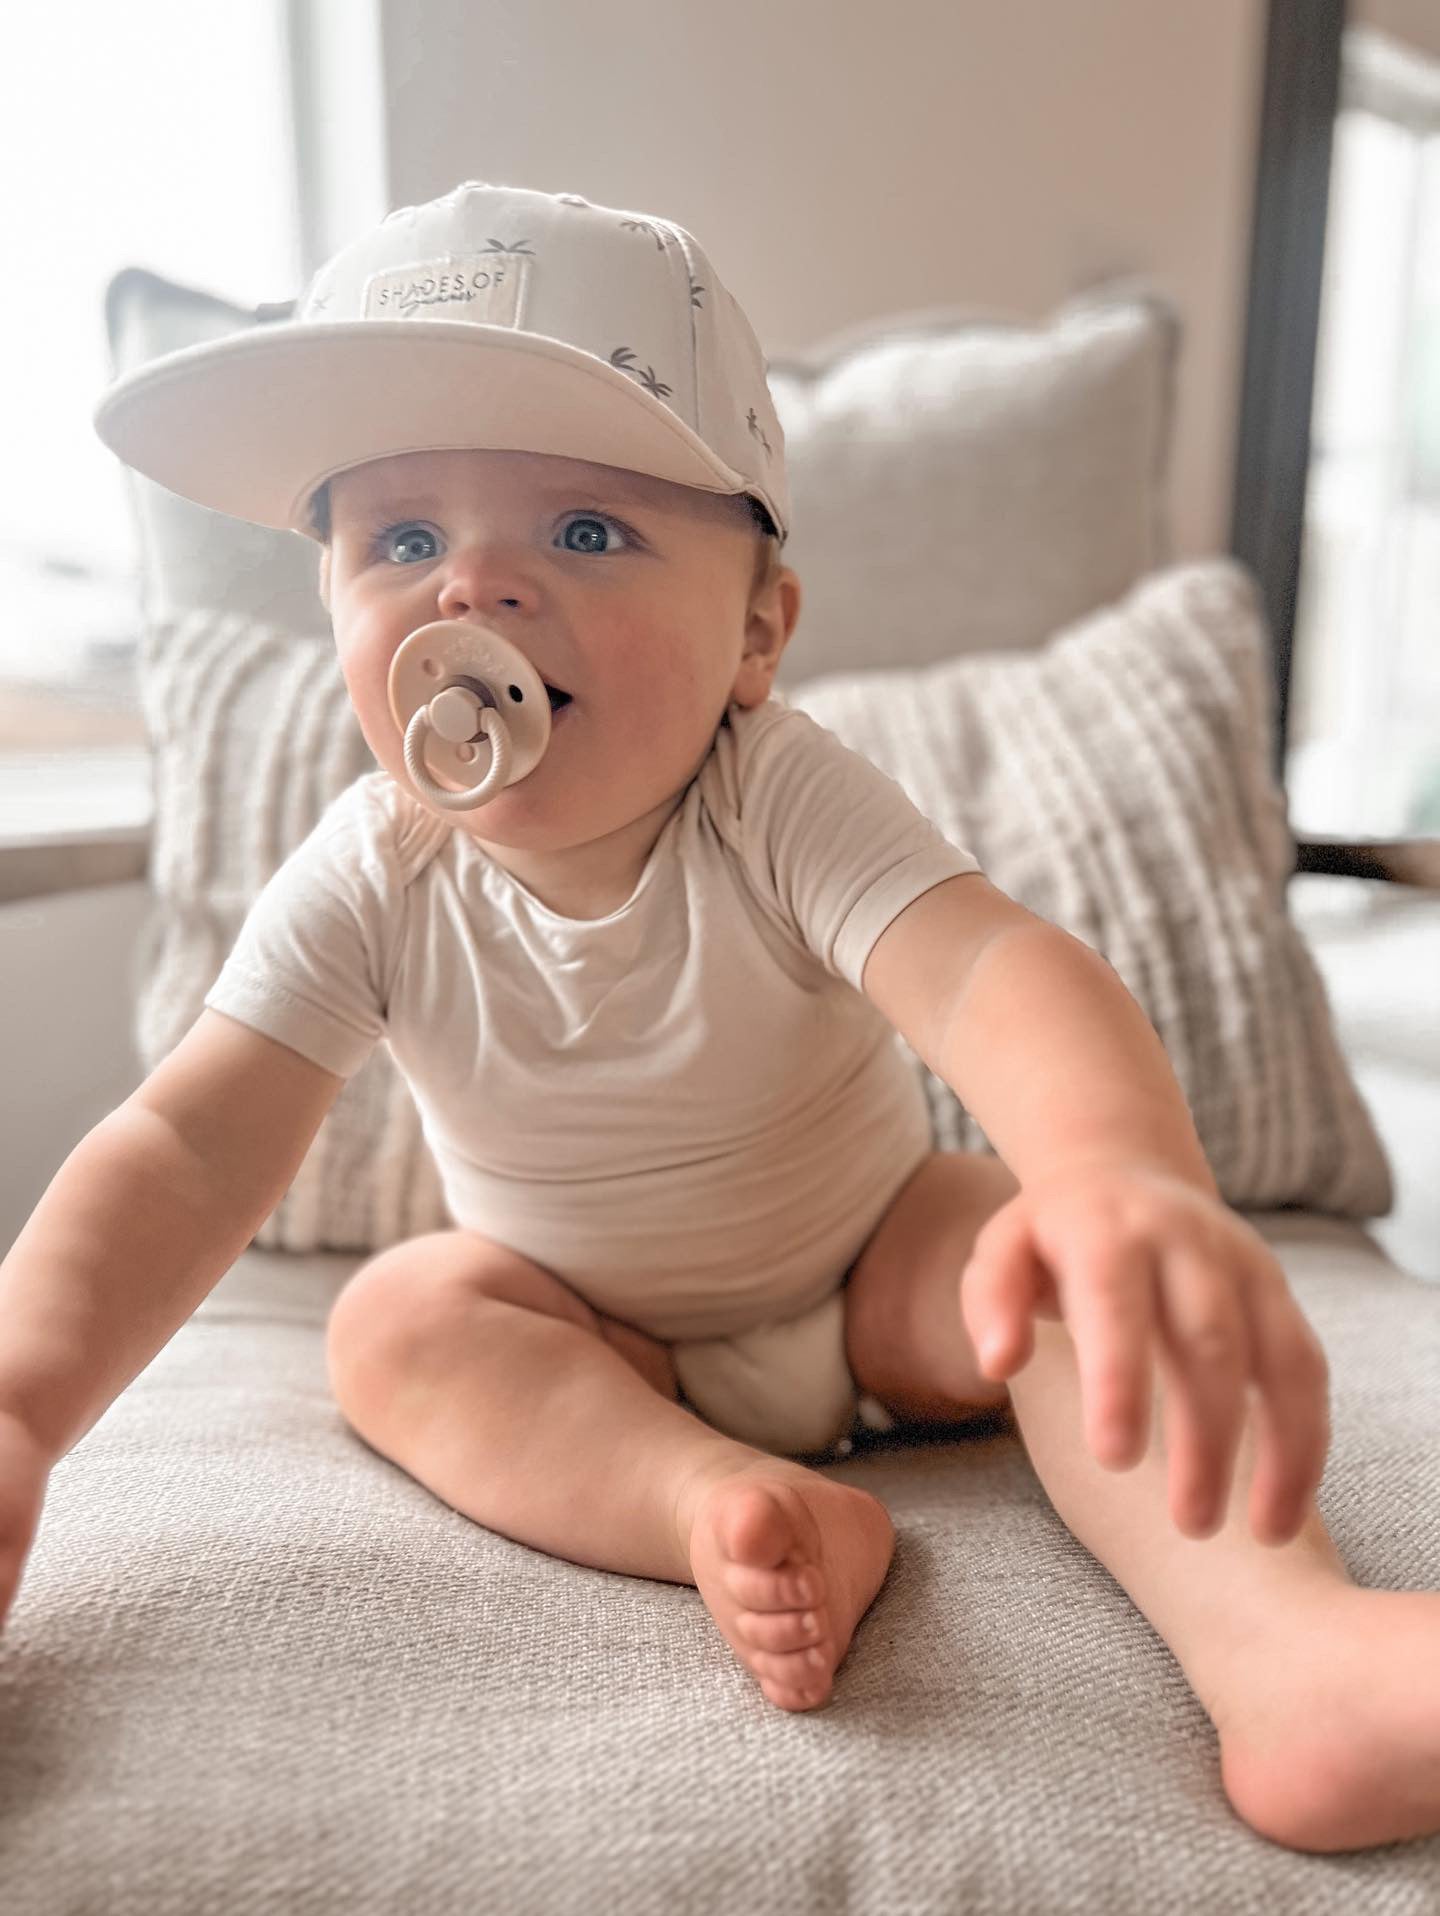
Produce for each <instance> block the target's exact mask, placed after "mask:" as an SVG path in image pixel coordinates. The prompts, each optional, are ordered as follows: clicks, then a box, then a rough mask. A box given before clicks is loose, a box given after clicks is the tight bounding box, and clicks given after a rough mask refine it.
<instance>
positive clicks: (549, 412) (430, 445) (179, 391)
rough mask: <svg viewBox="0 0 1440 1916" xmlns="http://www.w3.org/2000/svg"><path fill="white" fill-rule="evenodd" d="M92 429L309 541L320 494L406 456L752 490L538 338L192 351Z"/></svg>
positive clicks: (373, 335) (581, 360)
mask: <svg viewBox="0 0 1440 1916" xmlns="http://www.w3.org/2000/svg"><path fill="white" fill-rule="evenodd" d="M94 425H95V430H96V432H97V433H98V434H99V435H100V437H101V439H102V440H103V441H104V442H105V444H106V445H107V446H108V447H109V448H110V449H111V451H112V452H114V453H116V454H117V455H118V456H119V457H120V458H121V459H123V460H124V462H125V463H126V465H129V466H133V467H134V468H135V470H136V471H137V472H141V473H144V474H145V476H146V477H147V478H149V479H153V480H155V481H156V482H157V483H158V484H159V485H162V486H164V487H166V488H167V489H168V490H169V491H171V492H175V493H179V494H180V496H181V497H182V498H185V499H193V500H194V501H196V502H197V503H198V504H200V505H203V506H209V507H211V508H212V509H213V510H214V511H216V512H225V513H229V514H231V515H232V516H233V517H234V518H237V519H246V520H249V521H251V522H252V523H253V524H256V525H263V526H273V527H275V528H276V529H277V530H289V531H294V532H303V533H311V532H312V528H311V526H310V523H309V517H308V510H307V508H308V502H309V499H310V495H311V494H312V493H313V492H314V490H315V488H316V487H317V486H319V485H320V484H322V483H323V481H324V480H326V479H328V478H330V477H331V476H332V475H333V474H334V473H337V472H343V471H345V470H346V468H347V467H350V466H358V465H363V464H364V463H366V461H368V460H371V459H383V458H385V457H387V456H389V455H392V454H396V453H404V452H439V451H446V450H451V449H456V450H459V449H465V448H479V449H490V450H495V451H501V450H514V451H522V452H548V453H556V454H559V455H560V456H562V457H564V458H568V459H580V460H585V461H587V462H589V463H592V464H595V465H604V466H622V467H625V468H628V469H629V470H632V471H635V472H645V473H649V474H651V475H652V476H653V477H655V478H657V479H668V480H670V481H672V482H673V483H674V484H676V485H682V486H697V487H700V488H701V489H702V490H705V491H709V492H726V493H734V492H743V491H746V490H748V482H747V481H746V480H745V479H744V478H743V476H742V475H741V474H739V473H736V472H734V471H732V470H731V469H730V468H729V467H728V466H726V465H725V464H724V462H723V461H722V460H720V459H717V458H716V456H715V454H714V453H712V452H711V451H710V449H709V448H708V447H707V446H706V445H705V444H704V442H703V441H702V440H701V439H700V438H699V437H698V436H697V435H696V434H695V433H693V432H692V431H691V430H690V428H689V427H688V426H687V425H686V424H685V423H684V421H683V420H681V419H679V418H677V416H676V415H675V414H674V413H673V412H671V411H670V409H669V407H668V406H666V405H664V404H663V403H662V402H661V401H660V400H658V399H656V398H654V397H653V396H652V395H651V394H650V393H648V392H646V391H645V389H644V387H643V386H641V385H639V384H638V383H637V382H636V381H635V380H634V379H632V378H631V377H630V376H629V375H628V374H626V373H623V372H620V371H619V370H618V369H617V368H615V367H613V366H608V365H606V364H605V362H604V361H603V360H600V359H597V358H595V356H594V355H593V354H591V353H587V352H583V351H582V350H581V349H580V348H578V347H574V346H566V345H564V344H563V343H561V342H559V341H557V340H554V339H551V338H549V337H548V336H546V335H544V334H540V333H526V332H522V331H519V330H517V329H516V328H514V327H510V326H481V325H475V324H472V323H471V322H469V321H448V322H447V321H443V320H427V321H423V322H422V321H415V320H403V319H401V320H366V321H363V322H360V321H355V320H348V321H343V320H342V321H336V322H333V323H331V324H328V325H322V324H315V323H312V322H303V323H296V324H291V325H275V326H267V327H266V328H264V329H263V330H262V331H259V332H253V331H252V332H246V333H240V334H236V335H234V336H233V337H230V338H226V339H222V340H218V341H214V342H208V343H206V344H204V345H201V346H190V347H186V348H185V349H184V350H183V351H181V352H177V353H169V354H166V355H165V356H164V358H162V359H156V360H151V361H149V362H148V363H147V364H146V365H144V366H141V367H138V368H137V369H136V370H135V371H134V372H132V373H128V374H126V375H125V376H124V377H123V378H121V379H119V380H117V381H116V382H115V384H114V385H112V386H111V387H109V388H108V389H107V391H106V392H105V394H104V395H103V397H102V398H101V400H100V402H99V404H98V405H97V407H96V409H95V413H94Z"/></svg>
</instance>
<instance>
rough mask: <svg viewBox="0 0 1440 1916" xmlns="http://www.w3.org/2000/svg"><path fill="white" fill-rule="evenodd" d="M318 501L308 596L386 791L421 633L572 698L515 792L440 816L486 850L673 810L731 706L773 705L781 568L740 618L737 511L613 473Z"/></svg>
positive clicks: (440, 479)
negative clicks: (455, 627) (450, 634)
mask: <svg viewBox="0 0 1440 1916" xmlns="http://www.w3.org/2000/svg"><path fill="white" fill-rule="evenodd" d="M330 502H331V545H330V549H329V551H328V552H327V553H326V554H325V556H324V558H323V559H322V562H321V592H322V596H324V598H325V602H326V604H327V606H328V607H329V610H330V614H331V620H332V624H333V626H334V631H335V642H336V646H337V649H338V652H339V657H340V665H341V669H342V671H343V672H344V675H345V680H346V684H347V686H348V688H349V692H350V697H351V700H352V701H353V703H354V706H355V710H356V712H357V714H358V716H359V719H360V725H361V728H362V730H363V731H364V734H365V738H366V741H367V742H368V744H369V746H370V749H371V750H372V751H373V752H374V754H375V756H376V758H377V759H378V760H379V761H380V763H381V764H382V765H383V766H384V767H385V769H386V770H387V771H388V772H389V773H390V775H391V776H392V777H393V778H395V779H396V780H397V782H398V783H400V784H401V785H403V786H405V788H406V789H407V790H408V789H410V785H409V780H408V779H407V777H406V775H405V770H404V756H403V752H402V736H401V731H400V728H399V726H398V725H397V724H396V722H395V720H394V718H393V716H392V715H391V711H390V703H389V698H388V696H387V690H386V687H387V680H388V675H389V670H390V662H391V660H392V659H393V658H394V656H395V653H396V651H397V650H398V648H399V647H400V645H401V644H402V643H403V641H404V640H405V639H406V638H407V637H408V635H409V634H410V633H411V632H413V631H414V630H415V629H416V628H417V626H422V625H428V624H430V623H431V622H432V621H433V620H436V619H459V620H471V621H474V622H476V623H482V624H487V625H490V626H493V627H494V628H495V630H497V631H498V632H500V633H502V634H503V635H504V637H506V638H507V639H509V640H510V641H511V643H512V644H514V645H516V646H517V647H518V648H519V650H520V651H521V652H523V653H524V655H525V657H526V658H527V659H528V660H529V662H530V663H531V664H532V665H533V666H534V667H535V669H536V671H537V672H538V673H539V674H540V676H541V678H543V679H544V680H546V681H547V683H549V684H550V685H552V686H555V687H557V688H558V689H560V690H562V691H565V692H569V693H570V695H571V702H570V704H569V705H567V706H565V707H563V708H562V709H561V710H559V711H557V712H556V713H555V715H554V721H553V725H552V730H551V736H550V744H549V746H548V748H547V750H546V753H545V756H544V757H543V758H542V759H541V761H540V763H539V765H538V766H537V767H536V768H535V770H534V771H533V772H531V773H530V774H529V775H528V777H526V778H524V779H522V780H520V781H519V782H518V783H517V784H515V785H512V786H509V787H507V788H506V790H504V791H503V792H502V793H501V794H500V795H499V796H498V797H497V798H495V799H493V800H491V802H490V803H489V804H487V805H484V806H482V807H480V808H479V810H477V811H473V812H461V813H450V812H447V813H446V814H445V817H446V818H447V820H448V821H449V822H451V823H452V824H455V825H457V826H458V827H459V828H460V829H461V830H468V831H470V832H472V833H473V834H474V835H475V836H476V837H479V838H481V839H483V840H488V841H490V842H492V843H495V844H499V845H510V846H515V847H517V848H524V849H527V850H530V851H548V850H555V849H558V848H561V847H569V846H574V845H579V844H582V843H586V842H588V841H590V840H592V839H595V838H599V837H602V836H605V835H607V834H610V833H613V832H615V831H618V830H620V829H621V828H622V827H625V826H628V825H631V824H632V823H634V822H635V821H637V820H641V819H643V818H645V817H646V816H647V815H649V814H651V813H657V814H658V812H659V811H660V809H661V808H662V807H665V806H667V805H673V802H674V801H675V799H676V798H677V797H678V795H679V794H680V793H681V792H683V790H684V788H685V786H686V785H687V784H688V783H689V782H690V780H691V778H692V777H693V776H694V774H695V772H696V770H697V769H698V767H699V765H700V764H701V762H702V761H703V759H704V757H705V754H706V752H707V751H708V750H709V747H710V743H711V741H712V739H713V737H714V734H715V728H716V726H717V725H718V724H719V721H720V718H721V716H722V714H723V713H724V711H725V709H726V706H727V704H728V703H730V702H731V701H732V700H733V701H735V702H736V703H738V704H741V705H747V706H748V705H756V704H759V703H760V702H761V701H763V700H764V698H765V697H766V696H767V694H768V693H769V690H770V686H771V682H772V680H773V678H774V674H775V668H776V665H777V664H778V662H779V659H780V654H781V652H782V650H783V649H784V645H785V642H786V640H787V639H788V638H789V636H790V631H791V629H792V628H793V626H794V622H795V618H796V616H797V615H798V611H799V589H798V583H796V582H795V575H794V574H793V573H792V572H790V571H789V570H788V568H780V569H779V576H778V577H777V578H776V579H773V580H772V581H771V582H770V584H769V585H768V586H767V587H766V588H765V589H764V590H763V591H761V592H759V593H758V594H756V595H754V597H753V599H752V594H751V586H752V581H753V578H754V574H755V563H756V553H757V535H756V531H755V527H754V523H753V521H752V519H751V517H750V515H749V512H748V509H747V508H746V506H745V503H744V501H743V500H742V499H739V498H729V497H725V496H723V495H719V494H713V493H704V492H700V491H697V490H696V489H694V488H692V487H689V486H677V485H671V484H668V483H667V482H665V481H663V480H659V479H652V478H650V477H648V476H647V475H645V474H641V473H634V472H629V471H620V470H618V469H617V468H615V467H612V466H598V465H589V464H586V463H583V462H581V461H579V460H573V459H561V458H557V457H554V456H552V455H550V454H547V453H527V452H469V451H462V452H415V453H404V454H401V455H399V456H397V457H394V458H389V459H380V460H376V461H374V462H372V463H371V464H368V465H364V466H357V467H353V468H352V469H351V470H350V471H348V472H343V473H340V474H338V475H337V476H336V477H335V478H334V479H332V480H331V482H330Z"/></svg>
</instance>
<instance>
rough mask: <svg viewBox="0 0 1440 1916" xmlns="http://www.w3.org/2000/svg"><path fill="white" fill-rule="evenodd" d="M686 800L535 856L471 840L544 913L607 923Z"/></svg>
mask: <svg viewBox="0 0 1440 1916" xmlns="http://www.w3.org/2000/svg"><path fill="white" fill-rule="evenodd" d="M687 789H688V788H687ZM684 796H685V793H684V792H683V791H681V792H677V793H675V794H674V795H673V796H672V797H670V798H667V799H666V800H665V801H664V802H663V804H661V805H657V806H656V807H655V809H654V810H653V811H650V812H646V813H645V814H644V815H643V816H642V817H640V818H637V819H633V820H632V821H631V823H630V824H628V825H624V826H622V827H621V828H620V829H619V830H618V831H614V832H609V833H607V834H606V835H605V836H604V837H603V838H596V839H592V840H591V841H590V842H589V843H588V844H585V845H567V846H563V847H559V848H557V849H555V850H552V851H543V852H536V851H527V850H525V849H524V848H520V847H516V846H514V845H495V844H491V843H490V842H488V841H487V840H486V839H484V838H482V837H480V835H479V833H475V834H472V835H473V836H474V837H475V839H476V842H477V843H478V844H479V845H481V846H482V847H483V848H484V850H485V852H486V853H487V854H488V856H489V857H490V858H491V859H493V860H494V862H495V863H496V864H497V865H499V866H500V867H501V868H502V870H504V871H507V872H509V874H510V876H511V877H512V878H514V879H515V880H516V881H517V882H518V883H519V884H521V885H523V886H524V887H525V889H526V891H528V892H529V893H530V894H531V896H532V897H535V898H538V899H539V901H540V903H541V904H542V905H544V906H545V907H546V909H547V910H548V911H553V912H555V913H556V914H557V915H558V916H559V917H561V918H576V919H587V918H608V917H610V915H611V914H612V913H613V912H617V911H619V909H620V907H621V906H622V905H624V904H626V903H627V902H628V901H629V899H631V898H632V897H633V896H634V894H635V887H636V886H637V885H638V884H639V883H640V878H641V875H642V873H643V872H644V870H645V866H646V864H647V863H648V862H649V858H650V854H651V852H652V851H653V850H654V849H655V845H656V843H657V841H658V840H659V837H660V834H661V832H663V831H664V829H665V827H666V825H667V824H668V823H669V822H670V820H671V818H672V817H673V816H674V815H675V813H676V812H677V811H678V810H679V808H680V805H681V802H682V801H683V799H684Z"/></svg>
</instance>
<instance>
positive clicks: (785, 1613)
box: [735, 1610, 825, 1652]
mask: <svg viewBox="0 0 1440 1916" xmlns="http://www.w3.org/2000/svg"><path fill="white" fill-rule="evenodd" d="M735 1628H736V1629H737V1630H738V1631H739V1632H740V1635H741V1636H742V1637H743V1638H744V1639H745V1641H746V1643H748V1644H749V1645H750V1647H751V1649H753V1650H771V1651H782V1652H783V1651H790V1650H807V1649H809V1648H810V1646H811V1645H812V1644H814V1643H818V1642H819V1641H820V1639H821V1637H822V1636H823V1635H824V1634H825V1628H824V1618H823V1617H822V1616H820V1615H819V1614H817V1613H816V1612H815V1611H813V1610H741V1611H738V1612H737V1614H736V1617H735Z"/></svg>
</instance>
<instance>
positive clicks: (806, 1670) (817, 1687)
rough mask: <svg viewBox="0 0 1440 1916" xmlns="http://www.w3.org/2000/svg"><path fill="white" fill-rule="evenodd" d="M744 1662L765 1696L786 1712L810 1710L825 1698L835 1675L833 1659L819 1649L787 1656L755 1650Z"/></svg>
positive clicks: (799, 1651) (795, 1652)
mask: <svg viewBox="0 0 1440 1916" xmlns="http://www.w3.org/2000/svg"><path fill="white" fill-rule="evenodd" d="M748 1661H749V1663H750V1667H751V1669H752V1670H753V1671H754V1673H755V1676H756V1677H757V1679H758V1680H759V1683H760V1685H761V1688H762V1689H763V1690H764V1691H765V1694H766V1695H767V1696H768V1697H770V1699H771V1701H772V1702H775V1703H781V1704H782V1707H783V1708H786V1709H795V1708H811V1707H813V1705H814V1704H815V1703H817V1702H819V1701H820V1700H821V1699H822V1698H823V1697H826V1696H828V1695H829V1693H830V1687H831V1683H832V1681H833V1679H834V1675H835V1665H834V1660H833V1658H832V1657H831V1656H830V1654H829V1653H828V1651H826V1650H823V1649H815V1648H811V1649H809V1650H796V1651H794V1652H792V1653H791V1654H790V1655H789V1656H781V1655H771V1654H767V1653H766V1652H765V1651H763V1650H756V1651H753V1652H752V1653H751V1655H750V1657H749V1659H748ZM786 1699H804V1701H787V1700H786Z"/></svg>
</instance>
